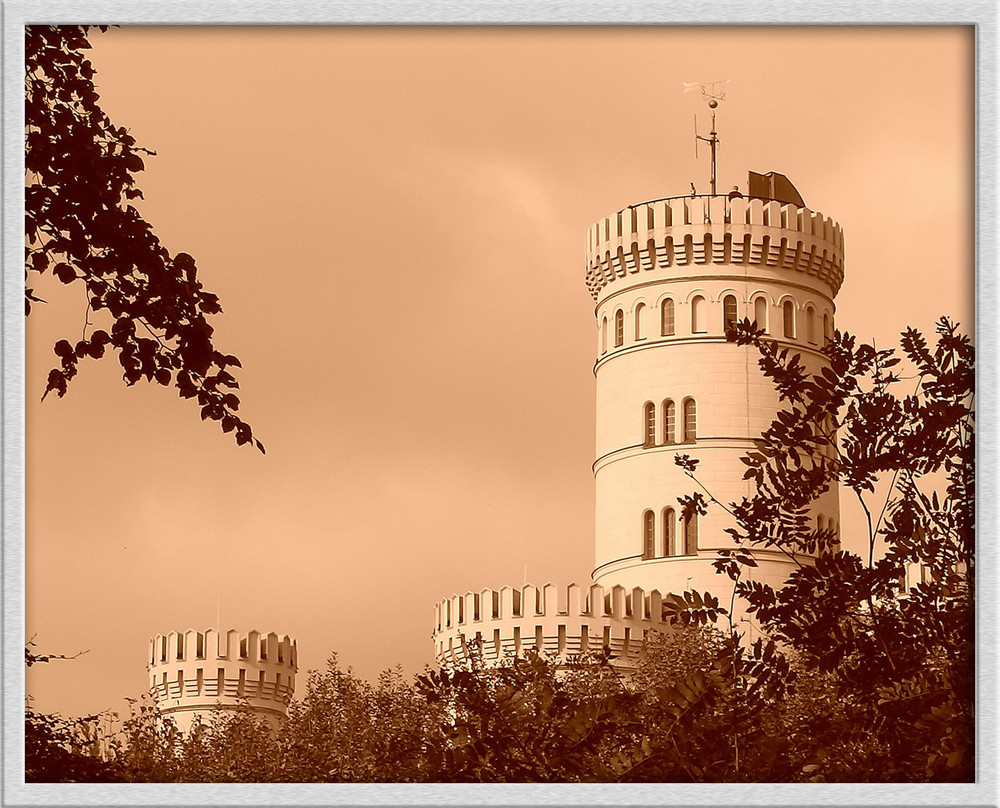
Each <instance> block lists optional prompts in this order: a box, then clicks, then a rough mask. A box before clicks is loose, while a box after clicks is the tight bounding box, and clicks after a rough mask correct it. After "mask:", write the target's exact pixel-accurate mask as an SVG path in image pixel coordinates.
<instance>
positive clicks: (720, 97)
mask: <svg viewBox="0 0 1000 808" xmlns="http://www.w3.org/2000/svg"><path fill="white" fill-rule="evenodd" d="M728 83H729V79H723V80H722V81H707V82H698V81H692V82H684V92H686V93H688V92H691V90H694V89H696V88H698V89H700V90H701V94H702V96H703V97H704V98H706V99H708V108H709V109H710V110H712V131H711V132H709V134H708V137H705V136H703V135H699V134H698V116H697V115H695V118H694V138H695V140H694V151H695V157H697V156H698V141H699V140H704V141H705V142H706V143H708V145H709V146H711V148H712V176H711V186H712V196H715V193H716V152H717V149H718V146H719V137H718V133H717V132H716V131H715V110H716V109H717V108H718V106H719V102H720V101H725V100H726V85H727V84H728Z"/></svg>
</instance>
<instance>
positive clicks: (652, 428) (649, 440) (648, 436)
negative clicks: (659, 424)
mask: <svg viewBox="0 0 1000 808" xmlns="http://www.w3.org/2000/svg"><path fill="white" fill-rule="evenodd" d="M642 421H643V438H642V445H643V446H655V445H656V405H655V404H653V402H652V401H647V402H646V404H645V406H644V407H643V408H642Z"/></svg>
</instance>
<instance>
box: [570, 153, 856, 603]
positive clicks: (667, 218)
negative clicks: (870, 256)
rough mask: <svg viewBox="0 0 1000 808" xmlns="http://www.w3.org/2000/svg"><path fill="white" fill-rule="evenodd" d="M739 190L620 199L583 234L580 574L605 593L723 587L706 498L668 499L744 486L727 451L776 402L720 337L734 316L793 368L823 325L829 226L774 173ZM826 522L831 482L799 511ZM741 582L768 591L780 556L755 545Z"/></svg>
mask: <svg viewBox="0 0 1000 808" xmlns="http://www.w3.org/2000/svg"><path fill="white" fill-rule="evenodd" d="M749 189H750V196H748V197H743V196H742V195H741V194H740V193H739V192H738V191H737V190H736V189H734V191H733V192H732V193H731V194H729V195H717V194H710V195H695V194H691V195H687V196H677V197H669V198H665V199H659V200H655V201H652V202H645V203H642V204H638V205H632V206H629V207H627V208H625V209H624V210H622V211H619V212H618V213H616V214H614V215H612V216H609V217H608V218H605V219H601V220H600V221H598V222H597V223H596V224H594V225H593V226H592V227H591V228H590V230H589V231H588V235H587V278H586V280H587V288H588V289H589V290H590V293H591V295H592V296H593V298H594V300H595V301H596V304H597V305H596V308H595V313H596V317H597V320H596V322H597V361H596V364H595V367H594V373H595V376H596V379H597V436H596V460H595V462H594V479H595V485H596V520H595V569H594V572H593V578H594V580H595V581H596V582H597V583H599V584H602V585H604V586H605V587H606V588H608V587H613V586H616V585H620V586H624V587H625V588H626V589H628V588H632V587H642V588H644V589H654V588H655V589H658V590H659V591H660V592H664V593H666V592H681V591H683V590H686V589H696V590H698V591H706V590H707V591H710V592H713V593H714V594H716V595H717V596H719V597H720V598H721V597H723V595H724V594H726V590H729V588H730V586H731V584H730V582H729V581H728V579H726V578H724V577H723V576H721V575H719V574H718V573H716V571H715V570H714V568H713V567H712V561H713V560H714V559H715V558H716V551H717V550H719V549H723V548H732V547H733V546H734V545H733V541H732V539H731V537H730V536H729V535H728V534H726V533H725V532H724V531H725V528H726V527H732V526H733V522H732V520H731V517H729V515H728V514H726V513H725V512H724V511H722V509H720V508H718V507H710V508H709V513H708V514H707V515H705V516H700V517H699V516H695V517H693V518H691V519H687V520H685V519H683V518H682V516H681V507H680V505H679V504H678V502H677V497H679V496H683V495H689V494H692V493H694V492H695V491H696V490H698V486H697V484H696V483H695V482H694V481H693V480H691V479H690V478H689V477H687V476H686V475H685V474H684V472H683V470H682V469H681V468H679V467H678V466H677V465H676V463H675V458H676V456H677V455H680V454H686V455H689V456H691V457H692V458H695V459H697V460H698V461H699V465H698V469H697V477H698V480H699V481H700V482H701V483H703V484H704V485H705V487H706V488H708V490H709V491H711V493H712V494H713V495H714V496H715V497H716V498H717V499H718V500H719V501H721V502H726V503H728V502H732V501H739V500H740V499H742V498H743V497H744V496H750V495H752V493H753V492H752V490H751V483H750V482H748V481H744V480H743V473H744V471H745V470H746V466H745V465H744V464H743V463H742V462H741V461H740V457H741V456H743V455H745V454H746V453H747V452H748V451H750V450H752V449H753V446H754V444H753V441H754V439H755V438H759V437H760V434H761V433H762V432H763V431H764V430H765V429H767V427H768V426H769V425H770V424H771V422H772V420H774V417H775V415H776V413H777V411H778V410H779V401H778V396H777V393H776V392H775V389H774V385H773V384H772V382H770V381H769V380H767V379H765V378H764V376H763V374H762V373H761V371H760V368H759V366H758V354H757V351H756V350H755V349H754V348H752V347H750V346H737V345H735V344H732V343H729V342H727V341H726V337H725V330H726V324H727V323H728V322H731V321H738V320H743V319H744V318H749V319H750V320H754V321H755V322H756V323H757V324H758V326H759V327H761V328H763V329H764V330H765V331H766V332H767V333H768V335H769V336H770V337H771V338H772V339H775V340H777V341H778V342H779V343H780V344H781V346H782V347H788V348H790V349H791V350H792V351H794V352H795V353H798V354H800V355H801V361H802V363H803V364H804V365H805V367H806V369H807V370H809V371H812V372H816V371H818V370H819V369H820V367H822V366H823V365H825V364H827V361H826V359H825V358H824V357H823V356H822V355H821V354H820V353H819V349H820V347H821V346H822V344H823V342H824V340H825V339H826V337H827V336H828V335H830V334H832V331H833V327H834V325H833V318H834V311H835V307H834V297H835V296H836V294H837V292H838V290H839V289H840V286H841V283H842V282H843V278H844V269H843V244H844V242H843V234H842V232H841V229H840V226H839V225H838V224H836V223H835V222H834V221H832V220H831V219H828V218H826V217H825V216H823V215H822V214H820V213H816V212H814V211H812V210H810V209H808V208H807V207H805V205H804V203H803V202H802V200H801V197H800V196H799V195H798V192H797V191H795V189H794V188H793V187H792V186H791V183H789V182H788V180H787V179H786V178H784V177H783V176H781V175H780V174H768V175H760V174H754V173H752V172H751V175H750V183H749ZM812 518H813V520H814V523H816V524H818V525H819V526H820V527H823V528H828V527H834V528H836V527H837V524H838V522H839V518H840V517H839V501H838V494H837V491H836V488H833V489H831V490H830V491H829V492H827V493H826V494H825V495H824V496H823V497H822V499H821V500H820V501H818V502H816V503H814V505H813V508H812ZM754 555H755V558H756V560H757V562H758V564H759V567H757V568H755V569H752V570H750V572H751V573H752V576H753V578H754V579H755V580H758V581H761V582H765V583H768V584H771V585H773V586H780V585H781V584H782V583H783V582H784V580H785V579H786V578H787V576H788V574H789V573H790V572H791V571H792V569H793V568H794V563H793V562H792V561H790V560H789V559H787V558H786V557H784V556H783V555H782V554H780V553H779V552H775V551H768V550H754Z"/></svg>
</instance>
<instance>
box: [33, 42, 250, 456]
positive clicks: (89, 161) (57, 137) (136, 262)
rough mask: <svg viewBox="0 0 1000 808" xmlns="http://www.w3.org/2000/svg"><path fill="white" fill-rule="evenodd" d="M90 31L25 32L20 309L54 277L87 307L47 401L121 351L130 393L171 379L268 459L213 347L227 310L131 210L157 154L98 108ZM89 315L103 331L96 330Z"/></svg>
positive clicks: (231, 359) (234, 362)
mask: <svg viewBox="0 0 1000 808" xmlns="http://www.w3.org/2000/svg"><path fill="white" fill-rule="evenodd" d="M98 27H99V29H100V30H101V31H104V30H106V28H107V26H98ZM87 28H88V26H45V25H32V26H28V27H27V28H26V29H25V183H26V186H27V187H26V189H25V220H24V227H25V236H26V239H25V281H26V283H25V312H26V313H27V314H30V312H31V306H32V303H41V302H44V301H43V300H42V299H41V298H39V297H37V296H36V295H35V289H34V284H35V281H33V280H32V279H33V278H35V279H37V278H38V277H39V276H41V275H42V274H44V273H45V272H47V271H49V270H51V271H52V274H53V275H54V276H55V278H57V279H58V280H59V281H61V282H62V283H64V284H76V285H78V286H79V287H80V288H81V291H82V292H83V294H84V300H85V302H86V316H85V318H84V323H83V324H82V331H83V334H82V338H81V339H79V340H76V341H74V340H72V339H61V340H59V341H58V342H56V344H55V348H54V351H55V354H56V356H58V357H59V367H56V368H53V369H52V370H51V371H50V372H49V376H48V382H47V384H46V387H45V393H44V394H43V396H42V398H43V399H44V398H45V396H46V395H48V394H49V393H50V392H53V391H54V392H55V393H56V394H57V395H58V396H60V397H62V396H63V395H65V393H66V390H67V385H68V383H69V382H70V381H71V380H72V379H73V377H74V376H76V374H77V371H78V367H79V364H80V360H81V359H83V358H84V357H91V358H93V359H100V358H101V357H103V356H104V355H105V354H106V353H115V354H117V356H118V361H119V363H120V364H121V367H122V375H123V378H124V380H125V383H126V384H127V385H129V386H131V385H133V384H135V383H136V382H138V381H139V380H140V379H143V378H145V379H146V380H147V381H150V382H152V381H155V382H156V383H157V384H161V385H164V386H167V385H170V384H171V383H172V384H174V386H175V387H176V388H177V390H178V392H179V394H180V396H181V397H183V398H189V399H190V398H193V399H196V400H197V402H198V404H199V405H200V407H201V417H202V419H203V420H204V419H206V418H211V419H213V420H216V421H219V422H220V423H221V426H222V430H223V432H234V434H235V438H236V442H237V443H238V444H241V445H242V444H245V443H253V444H254V445H255V446H256V447H257V448H258V449H259V450H260V451H261V452H263V451H264V447H263V444H261V442H260V441H258V440H256V439H255V438H254V437H253V433H252V430H251V428H250V425H249V424H247V423H246V422H245V421H244V420H243V419H242V418H241V417H240V416H239V415H238V414H237V410H238V409H239V406H240V400H239V397H238V396H237V395H236V394H235V393H234V392H233V391H234V390H236V389H237V388H238V387H239V384H238V383H237V381H236V378H235V377H234V376H233V375H232V373H230V371H229V368H234V367H241V365H240V361H239V359H237V358H236V357H235V356H230V355H227V354H224V353H222V352H220V351H218V350H216V348H215V346H214V344H213V342H212V334H213V328H212V326H211V325H209V323H208V320H207V317H208V316H210V315H213V314H218V313H219V312H221V311H222V307H221V306H220V305H219V299H218V297H217V296H216V295H214V294H211V293H210V292H207V291H205V289H204V287H203V286H202V284H201V282H200V281H199V280H198V277H197V267H196V265H195V261H194V259H193V258H192V257H191V256H190V255H188V254H187V253H183V252H181V253H177V254H176V255H171V254H170V253H169V252H168V251H167V249H166V248H165V247H163V246H162V245H161V244H160V240H159V239H158V238H157V237H156V236H155V235H154V234H153V231H152V228H151V226H150V225H149V223H148V222H146V221H145V220H144V219H143V218H142V216H141V215H140V214H139V212H138V210H136V208H135V207H134V205H133V204H131V203H132V201H133V200H135V199H139V198H142V192H141V191H140V190H139V189H138V188H137V187H136V185H135V178H134V177H135V174H137V173H138V172H140V171H142V170H143V168H144V163H143V155H151V154H153V152H151V151H149V150H148V149H144V148H142V147H141V146H138V145H137V144H136V141H135V139H134V138H133V137H132V136H131V135H130V134H129V133H128V131H127V130H126V129H125V128H124V127H118V126H115V125H114V124H113V123H112V122H111V120H110V119H109V118H108V116H107V115H106V114H105V113H104V111H103V110H102V109H101V108H100V106H98V103H97V102H98V99H99V96H98V94H97V91H96V90H95V88H94V81H93V78H94V68H93V66H92V64H91V63H90V61H89V60H88V59H86V58H85V56H84V51H85V50H86V49H88V48H90V43H89V42H88V40H87ZM91 313H93V314H94V317H95V322H96V321H98V320H103V321H105V322H106V323H108V325H107V326H106V327H105V328H98V329H93V325H94V323H92V321H91V319H90V316H91Z"/></svg>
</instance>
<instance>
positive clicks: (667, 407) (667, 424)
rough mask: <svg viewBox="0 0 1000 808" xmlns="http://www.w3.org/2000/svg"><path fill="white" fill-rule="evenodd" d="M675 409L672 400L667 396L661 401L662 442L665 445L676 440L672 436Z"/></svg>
mask: <svg viewBox="0 0 1000 808" xmlns="http://www.w3.org/2000/svg"><path fill="white" fill-rule="evenodd" d="M675 410H676V408H675V407H674V402H673V401H671V400H670V399H669V398H668V399H667V400H666V401H664V402H663V442H664V443H665V444H667V445H670V444H671V443H674V442H675V440H676V438H675V437H674V421H675V420H676V418H675V417H674V412H675Z"/></svg>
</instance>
